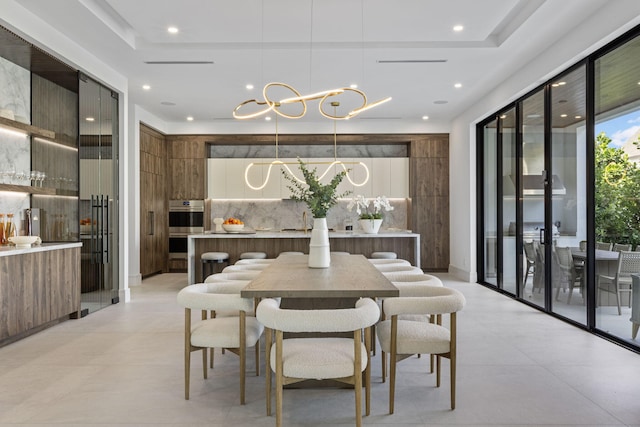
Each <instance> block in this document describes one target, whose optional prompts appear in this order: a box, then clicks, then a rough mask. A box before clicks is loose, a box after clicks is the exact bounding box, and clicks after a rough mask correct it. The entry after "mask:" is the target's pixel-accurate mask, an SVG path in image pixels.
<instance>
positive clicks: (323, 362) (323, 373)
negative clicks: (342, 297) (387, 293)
mask: <svg viewBox="0 0 640 427" xmlns="http://www.w3.org/2000/svg"><path fill="white" fill-rule="evenodd" d="M256 315H257V317H258V320H259V321H260V322H261V323H262V324H264V325H265V327H266V348H265V354H266V365H267V374H266V377H267V378H266V384H267V415H271V371H273V372H274V373H275V376H276V426H277V427H280V426H282V399H283V387H284V385H287V384H293V383H296V382H299V381H303V380H305V379H333V380H336V381H340V382H344V383H347V384H352V385H353V386H354V391H355V406H356V426H358V427H360V426H361V425H362V372H364V377H365V379H364V385H365V407H366V409H365V410H366V414H367V415H369V413H370V400H371V390H370V382H371V363H370V361H369V346H370V344H371V342H370V341H371V340H370V338H369V337H370V334H369V333H368V329H369V327H371V326H372V325H373V324H375V323H376V322H377V321H378V319H379V317H380V309H379V308H378V305H377V304H376V303H375V302H374V301H373V300H372V299H370V298H362V299H360V300H358V301H357V302H356V304H355V308H347V309H335V310H334V309H326V310H287V309H281V308H280V307H279V304H278V302H277V301H276V300H274V299H270V298H268V299H264V300H262V301H261V302H260V304H258V310H257V313H256ZM363 330H364V337H365V340H364V341H365V342H364V344H363V343H362V335H363ZM273 332H275V345H272V341H273V338H272V333H273ZM285 332H310V333H338V332H350V333H351V337H324V336H323V337H317V338H316V337H309V338H298V337H295V338H284V333H285Z"/></svg>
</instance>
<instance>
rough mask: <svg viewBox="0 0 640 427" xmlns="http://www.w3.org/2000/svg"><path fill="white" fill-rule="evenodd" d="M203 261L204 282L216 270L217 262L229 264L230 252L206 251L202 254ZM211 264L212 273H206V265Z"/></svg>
mask: <svg viewBox="0 0 640 427" xmlns="http://www.w3.org/2000/svg"><path fill="white" fill-rule="evenodd" d="M200 262H201V263H202V282H204V279H205V278H206V277H207V276H208V275H209V274H213V273H215V272H216V264H227V265H229V254H228V253H226V252H205V253H203V254H202V255H201V256H200ZM208 265H211V266H212V268H211V270H212V271H211V273H209V274H205V266H208Z"/></svg>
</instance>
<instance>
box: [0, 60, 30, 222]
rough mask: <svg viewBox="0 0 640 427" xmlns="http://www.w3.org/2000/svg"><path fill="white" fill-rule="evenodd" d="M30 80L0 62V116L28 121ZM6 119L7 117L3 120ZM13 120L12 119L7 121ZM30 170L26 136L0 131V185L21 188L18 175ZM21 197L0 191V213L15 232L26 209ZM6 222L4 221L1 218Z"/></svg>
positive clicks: (11, 65)
mask: <svg viewBox="0 0 640 427" xmlns="http://www.w3.org/2000/svg"><path fill="white" fill-rule="evenodd" d="M30 100H31V76H30V73H29V70H27V69H25V68H22V67H20V66H18V65H16V64H14V63H13V62H11V61H7V60H6V59H4V58H0V110H2V111H1V115H2V116H3V117H6V118H13V120H16V121H19V122H25V123H28V122H29V117H31V109H30V105H31V101H30ZM7 116H9V117H7ZM10 116H13V117H10ZM30 168H31V144H30V141H29V138H28V137H27V136H26V135H22V134H20V133H17V132H12V131H10V130H6V129H2V128H0V184H22V185H26V181H25V180H20V179H18V176H20V175H19V174H18V173H22V172H25V171H29V170H30ZM29 202H30V201H29V196H28V195H27V194H25V193H13V192H9V191H0V213H3V214H8V213H12V214H14V215H15V221H16V225H17V226H18V228H20V227H21V226H20V225H19V221H20V218H21V216H23V215H24V210H25V209H27V208H29V206H30V205H29ZM5 218H6V217H5Z"/></svg>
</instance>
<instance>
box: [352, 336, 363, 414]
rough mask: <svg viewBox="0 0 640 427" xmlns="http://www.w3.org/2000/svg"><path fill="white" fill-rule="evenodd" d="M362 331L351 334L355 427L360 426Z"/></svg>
mask: <svg viewBox="0 0 640 427" xmlns="http://www.w3.org/2000/svg"><path fill="white" fill-rule="evenodd" d="M361 334H362V331H360V330H357V331H355V332H354V333H353V345H354V351H353V353H354V366H353V378H354V384H353V387H354V389H355V390H354V391H355V399H356V402H355V404H356V427H361V426H362V369H361V367H362V363H361V360H362V342H361V339H362V336H361Z"/></svg>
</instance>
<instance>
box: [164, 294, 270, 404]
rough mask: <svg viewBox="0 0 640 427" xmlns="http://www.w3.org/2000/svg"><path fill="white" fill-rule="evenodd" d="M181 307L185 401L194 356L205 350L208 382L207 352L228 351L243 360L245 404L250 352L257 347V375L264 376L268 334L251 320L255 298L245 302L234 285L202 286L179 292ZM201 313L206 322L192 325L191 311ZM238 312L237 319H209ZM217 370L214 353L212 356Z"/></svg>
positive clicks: (255, 320)
mask: <svg viewBox="0 0 640 427" xmlns="http://www.w3.org/2000/svg"><path fill="white" fill-rule="evenodd" d="M177 299H178V304H180V305H181V306H183V307H184V308H185V325H184V337H185V339H184V398H185V399H186V400H189V377H190V371H191V352H193V351H197V350H202V370H203V375H204V378H205V379H207V348H210V349H214V348H221V349H227V350H229V351H231V352H232V353H235V354H237V355H238V356H240V403H241V404H244V401H245V375H246V373H245V371H246V349H247V347H255V350H256V354H255V363H256V375H260V369H259V367H260V345H259V344H260V336H261V335H262V332H263V331H264V327H263V326H262V324H260V323H259V322H258V320H257V319H256V318H255V317H251V316H247V315H246V313H247V312H251V311H252V310H253V307H254V301H253V298H242V297H240V294H238V293H235V289H234V288H233V284H231V285H228V284H226V283H198V284H195V285H190V286H187V287H185V288H183V289H182V290H180V292H178V297H177ZM192 309H193V310H201V311H202V320H201V321H199V322H196V323H194V324H192V322H191V310H192ZM218 310H221V311H231V310H235V311H236V313H237V314H236V315H235V316H226V317H216V318H211V319H207V312H208V311H214V312H215V311H218ZM211 366H213V351H212V352H211Z"/></svg>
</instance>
